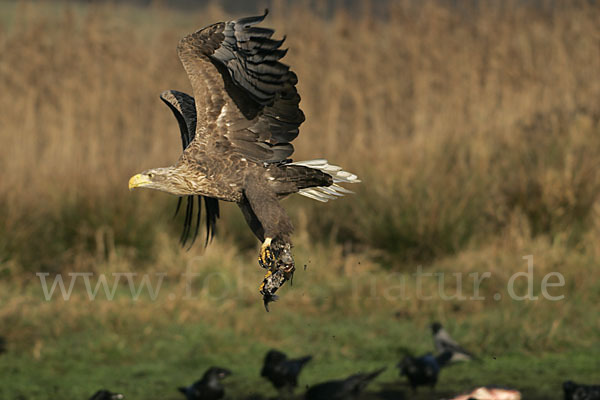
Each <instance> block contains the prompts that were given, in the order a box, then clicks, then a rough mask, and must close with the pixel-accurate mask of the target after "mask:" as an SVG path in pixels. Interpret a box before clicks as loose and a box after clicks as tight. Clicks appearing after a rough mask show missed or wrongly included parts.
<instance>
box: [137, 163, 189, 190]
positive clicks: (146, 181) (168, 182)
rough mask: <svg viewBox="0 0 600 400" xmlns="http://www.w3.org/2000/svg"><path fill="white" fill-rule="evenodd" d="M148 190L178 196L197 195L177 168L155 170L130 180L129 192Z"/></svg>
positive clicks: (147, 171)
mask: <svg viewBox="0 0 600 400" xmlns="http://www.w3.org/2000/svg"><path fill="white" fill-rule="evenodd" d="M136 188H147V189H154V190H160V191H163V192H167V193H171V194H174V195H176V196H185V195H190V194H195V191H194V188H193V186H192V185H191V184H190V182H189V180H188V179H186V177H185V175H184V174H181V171H179V170H178V169H177V168H176V167H166V168H153V169H149V170H146V171H144V172H142V173H140V174H137V175H134V176H132V177H131V179H129V190H133V189H136Z"/></svg>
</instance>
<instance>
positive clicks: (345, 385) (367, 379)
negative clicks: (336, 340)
mask: <svg viewBox="0 0 600 400" xmlns="http://www.w3.org/2000/svg"><path fill="white" fill-rule="evenodd" d="M383 371H385V368H381V369H378V370H377V371H374V372H371V373H367V374H356V375H352V376H349V377H348V378H346V379H341V380H336V381H329V382H323V383H319V384H317V385H315V386H311V387H310V388H309V389H308V390H307V391H306V394H305V397H304V398H305V399H306V400H354V399H358V396H359V395H360V394H361V393H362V391H363V390H364V389H365V388H366V387H367V385H368V384H369V383H371V381H373V379H375V378H376V377H377V376H379V374H381V373H382V372H383Z"/></svg>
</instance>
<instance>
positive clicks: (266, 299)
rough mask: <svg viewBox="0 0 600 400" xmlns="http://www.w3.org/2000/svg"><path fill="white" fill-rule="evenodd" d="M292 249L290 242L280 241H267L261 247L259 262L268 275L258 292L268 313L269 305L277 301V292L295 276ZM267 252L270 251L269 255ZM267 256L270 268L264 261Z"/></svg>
mask: <svg viewBox="0 0 600 400" xmlns="http://www.w3.org/2000/svg"><path fill="white" fill-rule="evenodd" d="M291 247H292V246H291V244H290V243H289V242H284V241H282V240H280V239H277V240H275V241H273V240H271V239H268V240H265V242H264V243H263V246H261V250H260V255H259V257H258V260H259V264H260V266H261V267H263V268H266V269H267V273H266V274H265V276H264V278H263V281H262V283H261V285H260V287H259V288H258V290H259V291H260V294H262V296H263V303H264V305H265V310H267V312H268V311H269V303H271V302H273V301H275V300H277V296H275V292H276V291H277V290H278V289H279V288H280V287H281V286H283V285H284V284H285V282H287V281H288V280H291V279H292V277H293V276H294V271H295V270H296V268H295V265H294V258H293V257H292V251H291ZM266 250H268V253H267V252H266ZM265 254H268V256H269V260H268V265H269V266H268V267H267V266H266V263H265V261H264V258H265V257H264V255H265Z"/></svg>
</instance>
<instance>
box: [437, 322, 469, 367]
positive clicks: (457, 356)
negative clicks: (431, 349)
mask: <svg viewBox="0 0 600 400" xmlns="http://www.w3.org/2000/svg"><path fill="white" fill-rule="evenodd" d="M431 333H432V335H433V344H434V346H435V350H436V351H437V352H438V354H442V353H444V352H446V351H450V352H452V358H451V359H450V361H451V362H455V361H470V360H473V359H477V357H475V356H474V355H473V354H472V353H470V352H468V351H467V350H465V349H464V348H462V347H461V346H460V345H459V344H458V343H457V342H456V341H455V340H454V339H452V336H450V334H449V333H448V332H446V330H445V329H444V328H443V327H442V324H440V323H439V322H434V323H433V324H431Z"/></svg>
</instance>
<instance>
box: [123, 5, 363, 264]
mask: <svg viewBox="0 0 600 400" xmlns="http://www.w3.org/2000/svg"><path fill="white" fill-rule="evenodd" d="M266 15H267V13H266V12H265V14H264V15H262V16H258V17H248V18H242V19H238V20H236V21H229V22H220V23H216V24H214V25H210V26H208V27H206V28H204V29H201V30H199V31H197V32H194V33H192V34H190V35H188V36H186V37H184V38H183V39H181V41H180V42H179V45H178V46H177V53H178V55H179V58H180V59H181V62H182V64H183V66H184V68H185V70H186V72H187V74H188V77H189V79H190V82H191V85H192V91H193V94H194V97H191V96H189V95H187V94H185V93H182V92H178V91H175V90H169V91H166V92H163V93H162V94H161V99H162V100H163V101H164V102H165V103H166V104H167V105H168V106H169V108H170V109H171V111H172V112H173V114H174V115H175V117H176V118H177V121H178V123H179V128H180V132H181V140H182V145H183V149H184V151H183V154H182V156H181V157H180V159H179V160H178V162H177V163H176V164H175V165H174V166H172V167H167V168H155V169H151V170H148V171H145V172H143V173H141V174H138V175H136V176H134V177H132V178H131V180H130V188H134V187H147V188H152V189H157V190H162V191H165V192H168V193H171V194H174V195H177V196H180V199H179V203H178V207H177V209H178V210H179V206H180V204H181V197H186V199H187V206H186V217H185V224H184V231H183V234H182V243H183V244H185V242H186V240H187V237H188V235H189V233H190V231H191V226H192V218H193V212H194V204H195V200H194V197H195V196H196V198H197V200H198V201H197V204H198V216H197V219H198V221H197V222H196V230H195V234H194V238H195V236H196V234H197V232H198V227H199V225H200V224H199V220H200V209H201V204H202V201H204V204H205V208H206V214H207V217H206V221H207V240H208V238H209V237H210V235H211V233H212V232H214V227H215V223H216V219H217V218H218V215H219V205H218V200H224V201H231V202H235V203H237V204H238V205H239V207H240V208H241V210H242V212H243V214H244V216H245V218H246V221H247V222H248V225H249V226H250V228H251V229H252V231H253V232H254V234H255V235H256V236H257V237H258V238H259V239H260V240H261V241H265V245H264V246H263V247H265V246H268V245H269V244H270V241H271V239H273V240H278V241H279V242H280V243H283V244H287V247H288V248H289V243H290V235H291V233H292V230H293V226H292V223H291V221H290V219H289V217H288V216H287V214H286V212H285V210H284V209H283V208H282V207H281V205H280V204H279V200H280V199H281V198H283V197H285V196H287V195H289V194H292V193H297V192H300V193H301V194H303V195H305V196H307V197H311V198H315V199H317V200H321V201H327V199H329V198H333V197H334V196H339V195H342V193H345V192H348V191H347V190H345V189H343V188H342V187H340V186H338V185H337V184H336V183H337V182H358V180H357V178H356V176H355V175H353V174H350V173H347V172H345V171H341V168H339V167H335V166H331V165H329V164H327V163H326V161H325V160H313V161H309V162H301V163H292V162H291V160H289V159H288V158H289V157H290V156H291V154H292V153H293V151H294V148H293V146H292V144H291V141H293V140H294V139H295V138H296V136H298V128H299V126H300V124H302V122H303V121H304V114H303V113H302V111H301V110H300V108H299V103H300V96H299V95H298V92H297V91H296V87H295V85H296V82H297V77H296V74H294V72H292V71H291V70H290V68H289V67H288V66H287V65H285V64H282V63H281V62H280V59H281V58H282V57H283V56H284V55H285V54H286V51H287V50H282V49H280V47H281V45H282V43H283V41H284V39H281V40H273V39H272V38H271V37H272V35H273V33H274V31H273V30H271V29H267V28H261V27H256V26H254V25H256V24H258V23H259V22H261V21H262V20H263V19H264V18H265V16H266ZM263 250H264V249H263ZM261 254H262V255H264V254H263V253H261ZM261 260H263V259H262V258H261ZM263 261H264V260H263Z"/></svg>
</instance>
